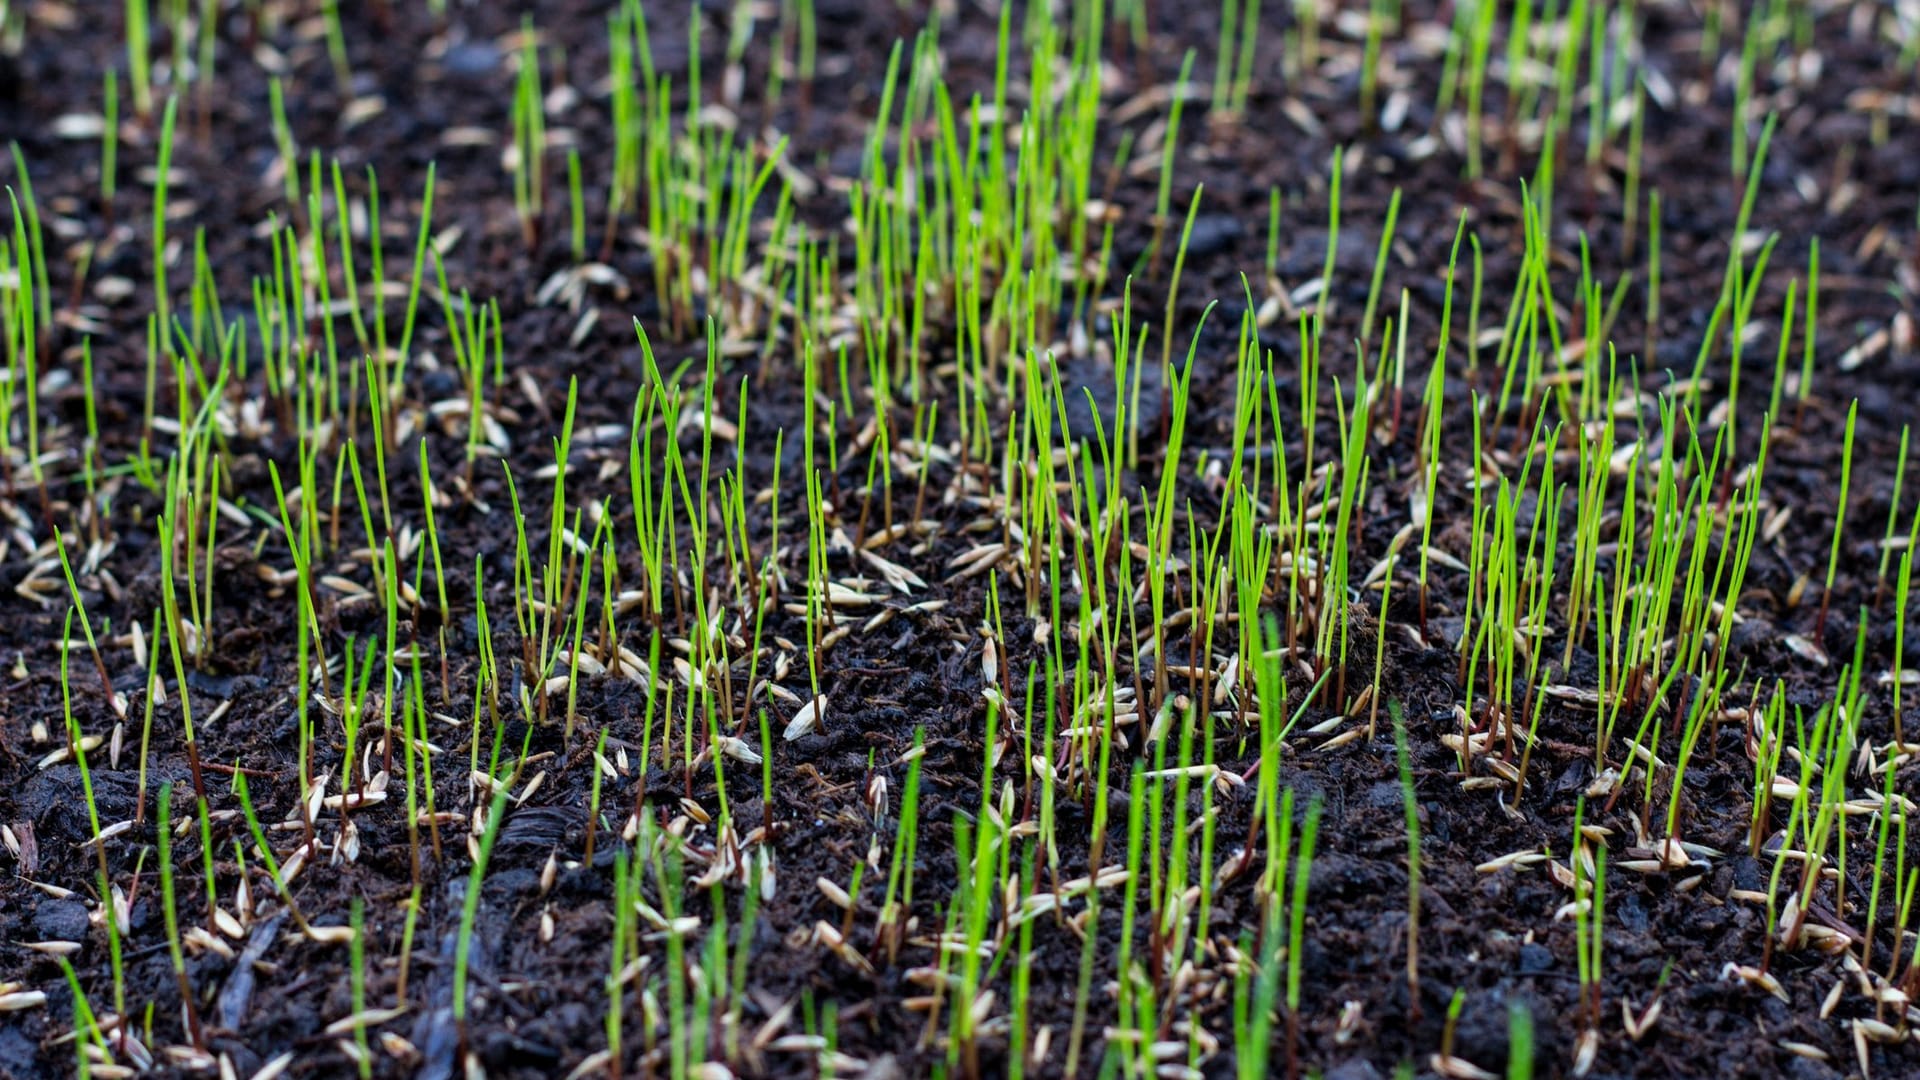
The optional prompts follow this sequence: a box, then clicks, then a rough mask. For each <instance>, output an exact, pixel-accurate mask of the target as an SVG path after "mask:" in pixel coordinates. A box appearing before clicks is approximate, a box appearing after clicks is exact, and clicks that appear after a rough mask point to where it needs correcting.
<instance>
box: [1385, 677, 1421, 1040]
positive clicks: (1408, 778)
mask: <svg viewBox="0 0 1920 1080" xmlns="http://www.w3.org/2000/svg"><path fill="white" fill-rule="evenodd" d="M1387 714H1388V715H1389V716H1390V717H1392V719H1393V747H1394V760H1395V761H1396V762H1397V763H1398V764H1399V768H1400V804H1401V807H1402V808H1403V809H1404V810H1405V812H1406V819H1407V1002H1408V1006H1407V1010H1408V1015H1409V1017H1411V1019H1412V1021H1413V1022H1414V1023H1416V1024H1417V1023H1419V1022H1420V805H1419V803H1418V801H1416V799H1415V797H1414V790H1413V761H1412V759H1411V757H1410V756H1409V755H1408V752H1407V723H1406V720H1405V718H1403V717H1402V716H1401V714H1400V702H1399V701H1397V700H1396V701H1392V702H1389V703H1388V704H1387Z"/></svg>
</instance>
